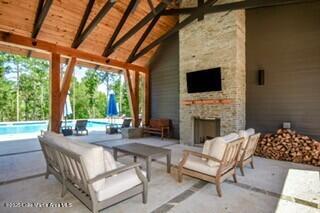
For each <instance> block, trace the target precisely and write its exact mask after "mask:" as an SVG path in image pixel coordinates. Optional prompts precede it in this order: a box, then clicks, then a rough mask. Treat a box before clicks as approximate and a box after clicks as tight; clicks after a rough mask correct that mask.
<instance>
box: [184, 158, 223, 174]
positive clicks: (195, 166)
mask: <svg viewBox="0 0 320 213" xmlns="http://www.w3.org/2000/svg"><path fill="white" fill-rule="evenodd" d="M213 164H215V165H214V166H209V165H208V163H207V162H205V161H203V160H201V158H199V157H196V156H193V155H189V157H188V159H187V161H186V163H185V164H184V166H183V167H185V168H187V169H191V170H194V171H198V172H201V173H204V174H207V175H211V176H215V175H216V174H217V171H218V168H219V163H217V162H214V163H213ZM213 164H212V165H213Z"/></svg>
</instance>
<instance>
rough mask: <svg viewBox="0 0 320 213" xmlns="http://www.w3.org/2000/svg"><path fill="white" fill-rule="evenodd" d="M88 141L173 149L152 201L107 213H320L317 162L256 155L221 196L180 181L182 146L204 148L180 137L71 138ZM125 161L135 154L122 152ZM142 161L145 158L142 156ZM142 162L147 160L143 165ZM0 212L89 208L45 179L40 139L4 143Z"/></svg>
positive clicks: (158, 172) (0, 146) (155, 181)
mask: <svg viewBox="0 0 320 213" xmlns="http://www.w3.org/2000/svg"><path fill="white" fill-rule="evenodd" d="M71 138H72V139H75V138H76V139H79V140H83V141H86V142H88V143H94V144H96V145H101V146H103V147H105V148H106V149H109V150H110V147H112V146H114V145H118V144H124V143H132V142H136V143H144V144H150V145H154V146H165V147H166V148H169V149H171V150H172V164H173V165H172V166H173V169H172V173H171V174H167V173H166V168H165V158H162V159H159V160H158V161H156V162H154V163H153V164H152V173H153V175H152V176H153V178H152V180H151V182H150V183H149V200H148V204H146V205H144V204H142V201H141V197H140V196H136V197H133V198H131V199H128V200H126V201H124V202H121V203H119V204H117V205H114V206H112V207H111V208H108V209H105V210H103V212H128V211H129V212H202V213H205V212H246V213H247V212H290V213H291V212H299V213H300V212H311V213H313V212H315V213H316V212H319V211H320V181H319V167H312V166H307V165H302V164H295V163H289V162H281V161H274V160H268V159H263V158H258V157H256V158H255V167H256V169H251V168H246V170H245V174H246V175H245V176H244V177H243V176H240V173H239V172H238V173H239V175H238V183H233V182H232V180H231V179H230V180H227V181H226V182H225V183H223V184H222V192H223V197H222V198H219V197H218V196H217V194H216V191H215V186H214V184H211V183H206V182H203V181H199V180H197V179H193V178H190V177H184V181H183V182H182V183H178V182H177V181H176V169H175V167H176V165H177V164H178V162H179V160H180V159H181V156H182V151H183V150H184V149H192V150H196V151H197V150H198V151H200V148H197V147H190V146H184V145H181V144H178V141H177V140H160V139H159V138H153V137H150V138H142V139H132V140H128V139H127V140H122V139H121V137H120V135H112V136H110V135H106V134H105V133H103V132H95V133H91V134H90V135H89V136H81V137H74V136H72V137H71ZM119 161H121V162H123V163H129V162H131V161H132V157H130V156H126V155H123V156H122V157H120V158H119ZM141 162H143V161H141ZM143 166H144V164H143ZM0 171H1V173H0V212H42V211H43V212H89V210H88V209H87V208H86V207H85V206H84V205H83V204H82V203H81V202H79V200H77V199H76V198H75V197H74V196H73V195H71V193H67V195H66V196H65V197H64V198H61V197H60V189H61V185H60V183H59V182H58V181H57V180H56V179H55V178H54V177H53V176H50V177H49V179H48V180H46V179H44V177H43V173H44V171H45V161H44V158H43V155H42V152H41V150H40V146H39V143H38V141H37V139H27V140H16V141H7V142H1V143H0ZM8 202H38V203H48V202H50V203H61V202H70V203H72V208H63V209H58V210H57V209H56V208H46V209H43V208H8V207H5V204H8Z"/></svg>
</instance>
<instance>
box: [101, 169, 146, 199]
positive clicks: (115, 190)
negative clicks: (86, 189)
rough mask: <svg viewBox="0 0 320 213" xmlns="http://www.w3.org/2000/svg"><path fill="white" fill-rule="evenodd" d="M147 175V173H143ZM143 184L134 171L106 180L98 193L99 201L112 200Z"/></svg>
mask: <svg viewBox="0 0 320 213" xmlns="http://www.w3.org/2000/svg"><path fill="white" fill-rule="evenodd" d="M142 173H143V174H144V175H145V172H144V171H142ZM140 183H141V180H140V179H139V177H138V176H137V174H136V171H135V170H134V169H130V170H128V171H125V172H122V173H119V174H117V175H114V176H112V177H108V178H106V179H105V182H104V184H103V186H102V187H101V188H100V189H99V190H98V191H96V194H97V199H98V201H103V200H105V199H108V198H111V197H113V196H115V195H118V194H120V193H122V192H124V191H126V190H129V189H131V188H133V187H135V186H137V185H139V184H140Z"/></svg>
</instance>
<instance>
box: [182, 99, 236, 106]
mask: <svg viewBox="0 0 320 213" xmlns="http://www.w3.org/2000/svg"><path fill="white" fill-rule="evenodd" d="M231 103H232V99H194V100H183V101H182V104H184V105H187V106H190V105H219V104H223V105H224V104H231Z"/></svg>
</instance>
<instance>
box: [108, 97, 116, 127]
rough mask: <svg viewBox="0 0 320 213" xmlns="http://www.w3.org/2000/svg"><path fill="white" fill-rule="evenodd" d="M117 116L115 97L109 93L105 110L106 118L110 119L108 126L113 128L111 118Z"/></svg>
mask: <svg viewBox="0 0 320 213" xmlns="http://www.w3.org/2000/svg"><path fill="white" fill-rule="evenodd" d="M117 115H118V109H117V101H116V96H115V94H114V93H113V92H111V93H110V95H109V101H108V108H107V116H109V117H111V124H110V126H113V124H112V123H113V122H112V117H113V116H117Z"/></svg>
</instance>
